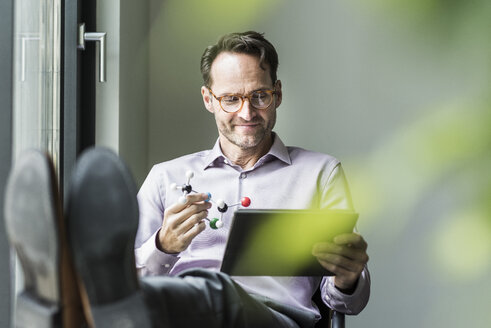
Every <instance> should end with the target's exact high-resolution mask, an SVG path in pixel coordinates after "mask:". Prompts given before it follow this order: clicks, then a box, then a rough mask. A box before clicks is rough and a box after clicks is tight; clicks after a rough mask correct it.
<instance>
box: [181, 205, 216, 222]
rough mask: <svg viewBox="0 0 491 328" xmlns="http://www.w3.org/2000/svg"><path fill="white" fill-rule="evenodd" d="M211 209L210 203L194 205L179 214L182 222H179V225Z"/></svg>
mask: <svg viewBox="0 0 491 328" xmlns="http://www.w3.org/2000/svg"><path fill="white" fill-rule="evenodd" d="M209 208H211V203H209V202H200V203H194V204H191V205H189V206H188V207H186V208H185V209H183V210H182V211H181V212H180V213H178V215H179V216H181V217H182V218H181V220H180V221H179V224H181V223H182V222H184V221H185V220H187V219H188V218H189V217H191V216H192V215H194V214H196V213H200V212H203V211H207V210H208V209H209Z"/></svg>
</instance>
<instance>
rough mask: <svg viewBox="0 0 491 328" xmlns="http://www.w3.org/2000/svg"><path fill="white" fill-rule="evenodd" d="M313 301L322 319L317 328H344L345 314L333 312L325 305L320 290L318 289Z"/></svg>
mask: <svg viewBox="0 0 491 328" xmlns="http://www.w3.org/2000/svg"><path fill="white" fill-rule="evenodd" d="M312 300H313V301H314V303H315V304H316V305H317V307H318V308H319V311H320V313H321V316H322V318H321V319H320V320H319V321H318V322H317V324H316V325H315V328H344V319H345V318H344V317H345V316H344V313H340V312H337V311H334V310H331V309H330V308H329V307H328V306H326V305H325V304H324V302H323V301H322V298H321V292H320V289H317V291H316V292H315V294H314V296H312Z"/></svg>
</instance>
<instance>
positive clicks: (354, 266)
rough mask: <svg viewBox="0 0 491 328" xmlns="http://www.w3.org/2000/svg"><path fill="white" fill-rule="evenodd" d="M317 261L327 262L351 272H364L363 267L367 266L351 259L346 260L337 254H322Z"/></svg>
mask: <svg viewBox="0 0 491 328" xmlns="http://www.w3.org/2000/svg"><path fill="white" fill-rule="evenodd" d="M317 259H318V260H319V261H323V262H327V263H331V264H334V265H336V266H339V267H341V268H343V269H345V270H346V271H350V272H356V273H358V272H361V271H362V270H363V267H364V266H365V264H364V263H362V262H359V261H356V260H352V259H350V258H346V257H344V256H341V255H336V254H321V255H319V256H317Z"/></svg>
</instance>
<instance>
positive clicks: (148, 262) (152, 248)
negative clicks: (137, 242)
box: [135, 229, 179, 276]
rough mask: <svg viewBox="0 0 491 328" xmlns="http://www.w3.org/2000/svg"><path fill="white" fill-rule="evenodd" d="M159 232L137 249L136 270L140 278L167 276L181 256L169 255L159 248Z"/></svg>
mask: <svg viewBox="0 0 491 328" xmlns="http://www.w3.org/2000/svg"><path fill="white" fill-rule="evenodd" d="M159 231H160V229H159V230H157V231H156V232H155V233H154V234H153V235H152V236H151V237H150V238H148V240H147V241H146V242H144V243H143V244H142V245H141V246H140V247H139V248H136V249H135V260H136V268H137V269H138V273H139V275H140V276H156V275H167V274H169V271H170V270H171V269H172V267H173V266H174V264H176V262H177V261H178V260H179V254H167V253H165V252H162V251H161V250H159V249H158V248H157V244H156V241H157V234H158V232H159Z"/></svg>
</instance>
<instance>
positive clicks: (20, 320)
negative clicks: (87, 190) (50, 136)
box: [5, 150, 61, 327]
mask: <svg viewBox="0 0 491 328" xmlns="http://www.w3.org/2000/svg"><path fill="white" fill-rule="evenodd" d="M57 195H58V193H57V185H56V180H55V177H54V171H53V167H52V164H51V162H50V161H49V159H48V158H47V156H46V155H44V154H43V153H41V152H38V151H34V150H33V151H28V152H25V153H23V154H22V155H21V156H20V157H19V159H18V160H17V161H16V163H15V165H14V166H13V168H12V170H11V172H10V175H9V179H8V182H7V187H6V189H5V224H6V230H7V236H8V239H9V242H10V245H12V246H13V248H14V249H15V251H16V253H17V256H18V258H19V261H20V264H21V267H22V271H23V275H24V290H23V292H22V293H21V294H19V295H18V296H17V303H16V312H15V319H14V320H15V326H16V327H33V325H34V324H35V325H36V327H58V326H61V323H60V322H61V321H60V320H61V312H60V306H59V304H60V274H59V273H60V271H59V268H60V250H59V238H58V231H57V220H58V217H59V216H60V215H61V207H60V204H59V199H58V197H57Z"/></svg>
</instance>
